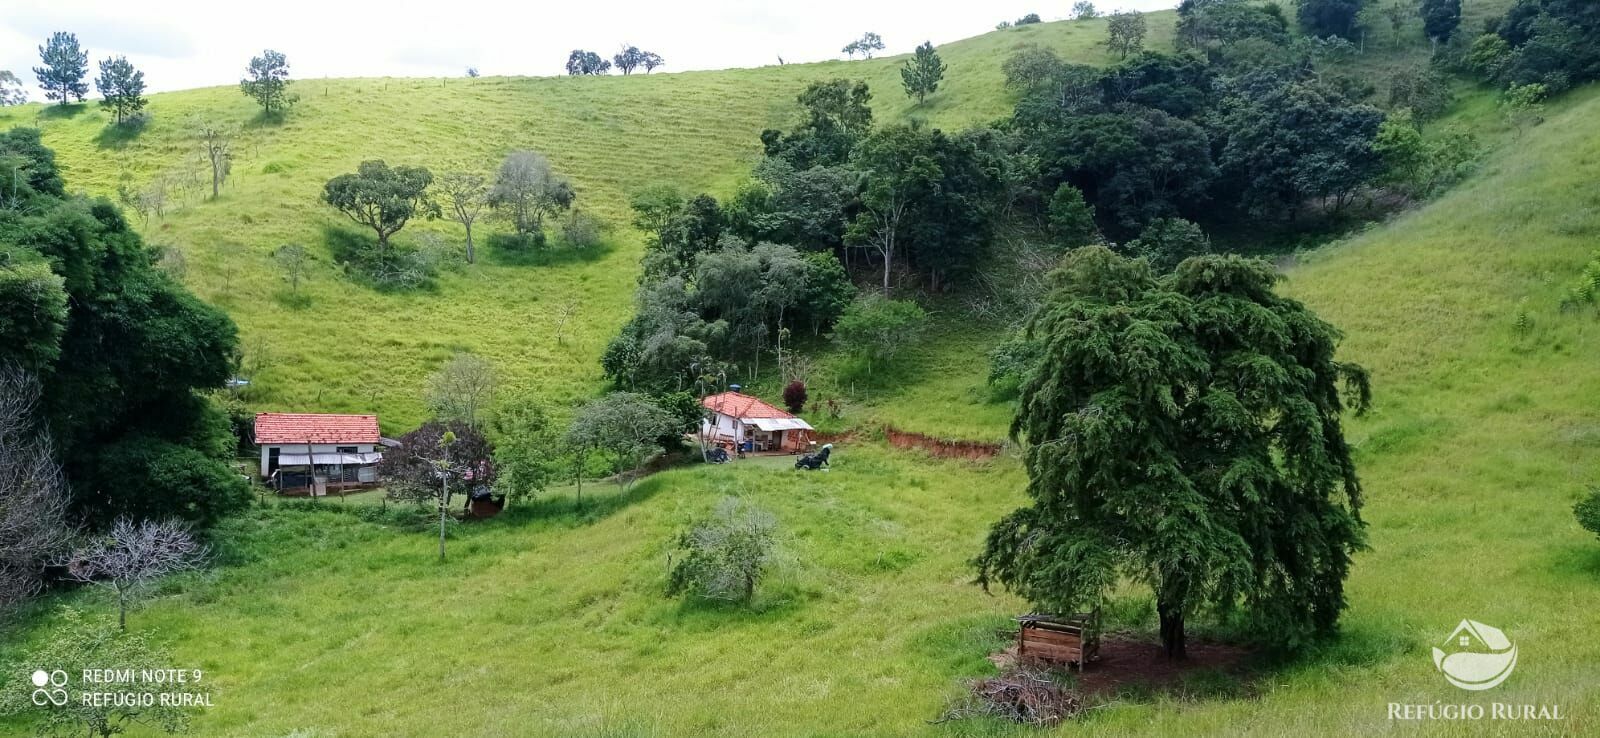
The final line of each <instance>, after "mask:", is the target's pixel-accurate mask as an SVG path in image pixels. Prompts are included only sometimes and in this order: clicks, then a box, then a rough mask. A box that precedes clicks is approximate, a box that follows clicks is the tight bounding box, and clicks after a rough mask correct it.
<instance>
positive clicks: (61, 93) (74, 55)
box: [33, 31, 89, 105]
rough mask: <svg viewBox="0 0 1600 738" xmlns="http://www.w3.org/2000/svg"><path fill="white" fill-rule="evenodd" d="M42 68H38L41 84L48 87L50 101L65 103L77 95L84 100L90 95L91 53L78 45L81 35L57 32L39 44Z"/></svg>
mask: <svg viewBox="0 0 1600 738" xmlns="http://www.w3.org/2000/svg"><path fill="white" fill-rule="evenodd" d="M39 60H40V61H42V62H44V66H42V67H34V68H33V73H34V74H35V75H37V76H38V77H39V86H40V87H42V88H44V97H45V99H46V100H56V101H58V102H59V104H61V105H66V104H67V103H68V102H71V99H72V98H74V97H76V98H78V102H83V96H84V95H87V94H89V84H88V83H87V82H84V81H83V78H84V75H86V74H88V73H89V52H87V51H83V50H81V49H79V48H78V36H77V35H76V34H72V33H67V32H66V31H56V32H55V33H53V34H51V35H50V40H49V41H47V42H46V43H45V45H43V46H40V47H39Z"/></svg>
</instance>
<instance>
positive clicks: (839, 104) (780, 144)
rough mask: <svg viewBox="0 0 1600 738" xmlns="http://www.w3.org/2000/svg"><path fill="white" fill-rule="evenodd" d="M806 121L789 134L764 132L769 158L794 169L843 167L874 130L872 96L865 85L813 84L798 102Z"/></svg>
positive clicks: (845, 82) (763, 140) (763, 137)
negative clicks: (854, 150)
mask: <svg viewBox="0 0 1600 738" xmlns="http://www.w3.org/2000/svg"><path fill="white" fill-rule="evenodd" d="M798 100H799V102H800V107H801V109H802V111H803V113H802V114H803V116H804V117H803V119H802V121H801V123H800V125H799V126H796V127H795V129H794V130H793V131H791V132H790V133H787V134H785V133H783V132H782V131H778V130H775V129H768V130H765V131H762V133H761V142H762V144H763V146H764V147H765V150H766V155H767V156H768V157H777V158H782V159H784V160H785V161H787V162H789V164H790V165H791V166H793V167H794V168H795V169H810V168H811V167H813V166H831V165H838V164H843V163H844V162H845V161H846V160H848V159H849V157H850V151H851V149H852V148H854V147H855V144H856V142H857V141H860V140H861V138H862V137H863V136H865V135H866V134H867V132H868V131H870V130H871V129H872V108H871V106H870V103H871V101H872V93H871V92H870V91H869V90H868V89H867V83H865V82H859V81H856V82H852V81H850V80H846V79H835V80H829V81H826V82H812V83H811V84H810V85H808V86H807V87H806V89H805V90H804V91H803V92H801V93H800V96H799V98H798Z"/></svg>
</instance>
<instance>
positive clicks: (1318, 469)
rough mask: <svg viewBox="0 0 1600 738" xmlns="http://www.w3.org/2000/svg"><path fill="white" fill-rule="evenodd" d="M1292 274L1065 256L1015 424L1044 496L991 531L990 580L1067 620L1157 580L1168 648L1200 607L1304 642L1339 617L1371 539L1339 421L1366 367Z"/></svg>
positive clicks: (1361, 390) (1218, 259) (1092, 250)
mask: <svg viewBox="0 0 1600 738" xmlns="http://www.w3.org/2000/svg"><path fill="white" fill-rule="evenodd" d="M1276 279H1277V276H1276V274H1275V273H1274V272H1273V269H1272V267H1271V266H1270V265H1269V264H1267V263H1265V262H1263V261H1259V260H1249V259H1244V258H1240V257H1238V256H1232V255H1228V256H1224V255H1207V256H1200V257H1195V258H1191V259H1189V260H1187V261H1185V262H1183V263H1182V264H1180V265H1179V266H1178V269H1177V270H1176V271H1175V272H1173V273H1172V274H1169V275H1166V276H1162V277H1157V276H1156V275H1155V273H1154V272H1153V271H1152V270H1151V268H1150V266H1149V265H1148V264H1147V263H1146V262H1144V261H1143V260H1129V259H1124V258H1122V257H1120V256H1117V255H1116V254H1114V253H1113V252H1111V251H1110V250H1109V249H1107V248H1105V247H1102V246H1089V247H1085V248H1082V249H1079V250H1077V251H1075V252H1073V253H1071V254H1070V255H1069V256H1068V257H1067V259H1066V260H1065V261H1064V262H1063V266H1062V267H1061V268H1060V269H1059V270H1057V271H1056V272H1055V273H1053V274H1052V275H1051V282H1052V285H1053V288H1054V289H1053V292H1052V294H1051V295H1050V297H1049V300H1048V301H1047V302H1046V304H1045V305H1044V306H1043V307H1042V308H1041V309H1040V311H1039V312H1038V314H1037V315H1036V317H1035V318H1034V319H1033V320H1032V321H1031V323H1030V325H1029V327H1028V339H1029V340H1033V341H1037V342H1039V345H1040V346H1042V351H1043V356H1042V357H1041V358H1042V360H1041V362H1040V363H1039V364H1038V369H1037V370H1036V371H1034V372H1033V373H1032V374H1031V378H1030V379H1029V380H1028V381H1027V383H1026V384H1025V385H1024V387H1023V390H1022V397H1021V402H1020V405H1019V407H1018V410H1017V416H1016V419H1015V420H1014V421H1013V423H1012V426H1011V428H1012V434H1013V436H1016V437H1019V438H1021V439H1025V441H1026V447H1025V448H1026V455H1025V457H1024V458H1025V464H1026V467H1027V470H1028V476H1029V485H1028V490H1027V492H1028V496H1029V497H1030V498H1031V503H1030V504H1029V505H1028V506H1026V507H1023V508H1020V509H1018V510H1016V511H1014V512H1012V513H1011V514H1010V515H1007V516H1006V517H1004V518H1002V519H1001V520H1000V521H999V522H998V523H997V524H996V525H995V526H994V528H993V529H992V530H991V531H990V533H989V537H988V540H987V541H986V543H985V547H984V551H983V553H982V555H981V556H980V557H979V558H978V559H977V560H976V562H974V563H975V564H976V566H977V568H978V572H979V582H980V583H983V584H984V585H985V586H987V585H988V584H989V583H991V582H999V583H1001V584H1003V585H1005V586H1006V587H1008V588H1010V589H1011V590H1013V591H1015V592H1017V593H1018V594H1020V595H1022V596H1024V597H1026V598H1027V599H1028V600H1030V601H1031V602H1032V603H1033V605H1034V606H1035V607H1038V608H1040V609H1041V610H1042V611H1045V612H1062V613H1068V612H1075V611H1080V610H1082V609H1085V608H1092V607H1097V606H1099V605H1100V604H1101V603H1102V602H1104V601H1105V599H1106V597H1107V596H1108V595H1109V594H1110V593H1111V592H1112V591H1113V590H1114V589H1116V588H1117V587H1119V586H1120V585H1121V584H1122V582H1124V581H1127V580H1132V581H1135V582H1140V583H1143V584H1145V585H1147V586H1149V587H1150V588H1151V589H1152V590H1154V594H1155V606H1156V611H1157V614H1158V616H1159V619H1160V625H1161V639H1162V643H1163V645H1164V647H1165V649H1166V652H1167V654H1168V656H1169V657H1172V658H1182V657H1183V656H1184V623H1185V619H1186V617H1188V616H1189V615H1192V614H1195V613H1197V612H1199V611H1202V610H1212V611H1218V612H1221V611H1229V610H1235V611H1243V612H1244V613H1245V614H1247V615H1249V616H1250V618H1251V622H1253V624H1255V625H1256V626H1257V627H1259V628H1260V629H1261V632H1262V633H1263V634H1264V635H1266V636H1267V637H1270V638H1272V639H1275V640H1277V641H1279V642H1280V643H1281V644H1282V645H1285V646H1290V647H1293V646H1298V645H1303V644H1304V643H1305V642H1306V641H1307V639H1309V638H1310V637H1312V636H1315V635H1317V634H1320V633H1325V632H1328V631H1330V630H1331V629H1333V628H1334V626H1335V625H1336V623H1337V620H1338V617H1339V613H1340V611H1341V610H1342V609H1343V608H1344V604H1345V601H1344V580H1345V577H1346V575H1347V574H1348V572H1349V568H1350V560H1351V555H1352V554H1353V553H1354V552H1355V551H1356V550H1357V549H1359V548H1361V547H1362V540H1363V531H1362V528H1363V523H1362V522H1361V518H1360V508H1361V494H1360V484H1359V482H1358V481H1357V479H1356V472H1355V465H1354V463H1353V462H1352V460H1351V458H1350V448H1349V446H1348V445H1347V444H1346V442H1345V439H1344V435H1343V432H1342V430H1341V428H1340V416H1341V414H1342V412H1343V411H1344V410H1345V408H1346V407H1347V406H1348V407H1353V408H1354V409H1355V410H1356V412H1361V411H1363V410H1364V409H1365V408H1366V406H1367V404H1368V402H1369V396H1370V394H1369V388H1368V384H1367V375H1366V372H1365V371H1364V370H1363V369H1361V368H1360V367H1358V366H1355V365H1351V364H1342V363H1339V362H1337V361H1335V360H1334V358H1333V356H1334V350H1335V347H1336V345H1337V343H1338V339H1339V336H1340V334H1339V332H1338V331H1337V330H1336V329H1335V328H1334V327H1333V326H1330V325H1328V324H1327V323H1325V322H1323V321H1322V320H1320V319H1318V318H1317V316H1316V315H1315V314H1313V313H1312V312H1311V311H1310V310H1309V309H1307V308H1306V307H1305V306H1304V305H1302V304H1300V303H1299V302H1296V301H1294V300H1291V299H1288V298H1284V297H1280V296H1278V295H1276V294H1274V292H1273V289H1272V286H1273V283H1274V281H1276ZM1352 394H1353V397H1351V396H1349V395H1352Z"/></svg>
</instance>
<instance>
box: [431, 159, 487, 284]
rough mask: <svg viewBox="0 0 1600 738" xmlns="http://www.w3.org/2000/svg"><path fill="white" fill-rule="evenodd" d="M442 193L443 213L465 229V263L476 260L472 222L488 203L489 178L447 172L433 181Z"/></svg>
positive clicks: (465, 173)
mask: <svg viewBox="0 0 1600 738" xmlns="http://www.w3.org/2000/svg"><path fill="white" fill-rule="evenodd" d="M434 184H435V185H436V186H437V187H438V189H439V191H440V192H443V193H444V205H445V215H446V217H448V218H450V219H451V220H453V221H455V222H457V223H460V224H461V227H463V228H465V229H467V263H468V264H472V263H475V262H476V261H477V260H478V252H477V250H476V249H474V248H473V246H472V224H473V222H474V221H476V220H477V219H478V215H480V214H481V213H483V209H484V208H485V207H487V206H488V204H489V179H488V178H487V177H485V176H483V175H481V174H473V173H471V172H448V173H446V174H444V175H443V176H441V177H439V179H438V181H437V182H435V183H434Z"/></svg>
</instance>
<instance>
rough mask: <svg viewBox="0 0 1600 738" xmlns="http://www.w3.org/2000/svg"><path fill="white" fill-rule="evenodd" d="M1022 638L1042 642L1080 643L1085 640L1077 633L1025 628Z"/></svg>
mask: <svg viewBox="0 0 1600 738" xmlns="http://www.w3.org/2000/svg"><path fill="white" fill-rule="evenodd" d="M1022 640H1024V641H1030V642H1032V641H1037V642H1040V643H1071V644H1078V643H1082V642H1083V636H1081V635H1079V634H1077V633H1052V632H1050V631H1041V630H1024V631H1022Z"/></svg>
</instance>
